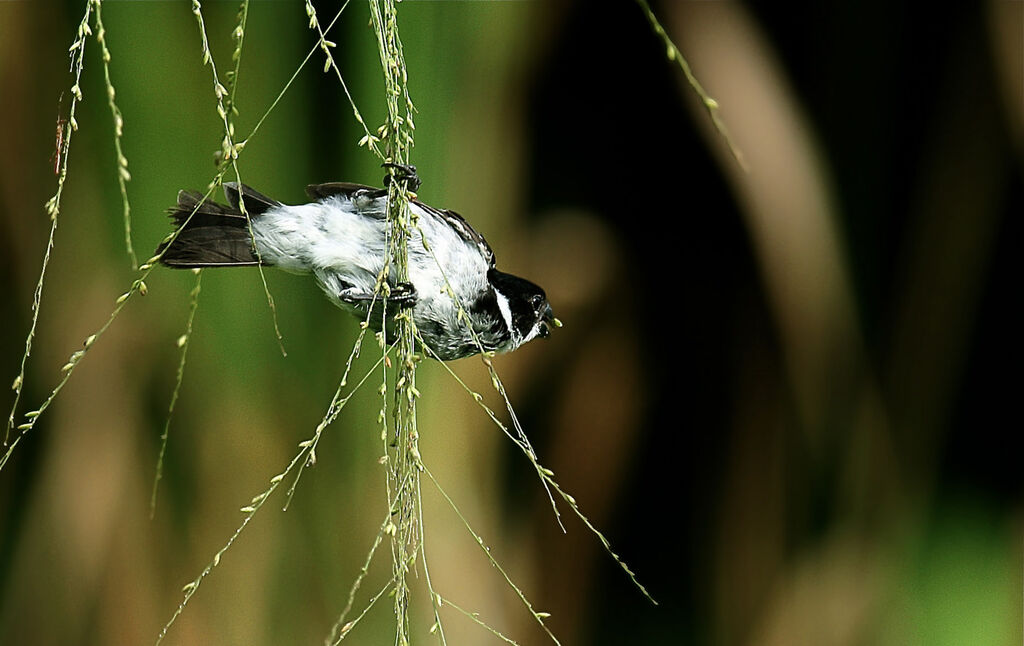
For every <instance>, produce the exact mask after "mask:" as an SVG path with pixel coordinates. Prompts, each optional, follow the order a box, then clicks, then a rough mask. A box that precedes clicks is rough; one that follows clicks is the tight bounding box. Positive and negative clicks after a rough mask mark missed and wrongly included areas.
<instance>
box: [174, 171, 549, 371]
mask: <svg viewBox="0 0 1024 646" xmlns="http://www.w3.org/2000/svg"><path fill="white" fill-rule="evenodd" d="M385 166H389V167H394V168H395V169H396V172H394V173H393V174H391V175H388V176H386V177H385V185H388V183H389V182H390V181H398V180H401V181H404V182H407V184H406V186H407V187H409V188H410V190H412V191H415V190H416V189H418V187H419V185H420V180H419V177H418V176H417V175H416V169H415V167H414V166H411V165H400V164H385ZM223 187H224V195H225V197H226V198H227V201H228V204H226V205H225V204H219V203H217V202H214V201H210V200H208V199H204V196H203V195H202V194H200V193H198V192H195V191H187V190H182V191H180V192H179V193H178V199H177V204H176V205H175V206H174V207H172V208H170V209H168V213H169V214H170V216H171V218H172V219H173V222H174V225H175V230H174V231H173V232H172V233H171V235H169V236H168V237H167V238H166V239H165V240H164V241H163V242H162V243H161V244H160V245H159V246H158V247H157V250H156V255H157V257H158V258H159V262H160V263H161V264H163V265H165V266H167V267H171V268H174V269H194V268H207V267H247V266H256V265H264V266H272V267H277V268H279V269H282V270H284V271H286V272H290V273H296V274H311V275H312V276H313V278H314V279H315V280H316V283H317V285H319V286H320V288H321V289H322V290H323V291H324V293H325V294H326V295H327V297H328V299H330V300H331V301H332V302H333V303H334V304H335V305H337V306H338V307H340V308H341V309H343V310H345V311H348V312H349V313H351V314H353V315H355V316H357V317H359V318H360V319H362V320H367V321H368V323H369V327H370V328H371V329H373V330H374V331H377V332H379V331H380V330H381V328H382V327H383V326H382V323H383V320H384V318H385V314H384V312H385V310H386V311H387V315H388V317H389V318H388V323H387V326H386V327H387V328H388V329H391V328H392V327H393V320H394V315H395V314H397V313H398V312H399V311H405V310H407V311H410V312H411V313H412V319H413V322H414V323H415V327H416V329H417V331H418V333H419V336H420V339H419V341H418V343H417V345H418V346H419V349H420V350H421V351H423V352H425V353H426V354H427V355H428V356H433V357H434V358H437V359H440V360H442V361H451V360H454V359H461V358H464V357H469V356H472V355H475V354H478V353H481V352H484V353H500V352H511V351H513V350H515V349H516V348H518V347H520V346H522V345H523V344H525V343H527V342H529V341H531V340H533V339H536V338H546V337H548V336H549V335H550V332H551V328H552V327H561V325H562V324H561V321H559V320H558V319H557V318H556V317H555V315H554V312H553V311H552V308H551V305H550V303H549V302H548V299H547V295H546V294H545V292H544V290H543V289H542V288H541V287H540V286H539V285H537V284H536V283H533V282H531V281H529V280H527V279H525V278H521V277H519V276H515V275H513V274H509V273H505V272H502V271H500V270H498V269H497V268H496V266H495V264H496V261H495V256H494V252H493V251H492V250H491V247H490V245H489V244H488V243H487V241H486V240H485V239H484V237H483V236H482V235H480V233H478V232H477V231H476V230H475V229H473V227H472V226H471V225H470V224H469V222H467V221H466V219H465V218H463V217H462V216H461V215H459V214H458V213H456V212H455V211H451V210H448V209H438V208H434V207H432V206H429V205H427V204H425V203H423V202H421V201H419V199H417V198H414V199H411V200H410V202H409V208H410V210H411V212H412V214H413V220H414V221H415V222H416V226H414V227H412V229H411V230H410V231H409V240H408V253H409V264H408V268H409V271H408V282H404V283H399V282H397V281H395V279H394V278H393V276H394V274H395V272H394V271H393V270H391V271H389V272H388V277H387V283H388V288H389V289H388V290H387V292H388V295H387V299H386V304H385V299H384V297H383V296H382V295H381V294H380V293H379V292H380V290H379V289H378V277H379V276H380V275H381V273H382V270H383V268H384V265H385V261H386V259H387V256H388V254H389V253H390V251H389V248H388V239H389V231H390V227H391V226H392V225H391V223H390V222H389V221H388V219H387V200H388V189H387V188H375V187H372V186H366V185H362V184H353V183H348V182H331V183H327V184H311V185H309V186H307V187H306V193H307V195H308V196H309V198H310V201H309V202H307V203H305V204H297V205H289V204H283V203H281V202H279V201H277V200H275V199H272V198H269V197H267V196H266V195H263V194H262V193H260V192H258V191H256V190H255V189H252V188H250V187H249V186H246V185H245V184H242V183H240V182H224V184H223ZM413 195H414V196H415V193H413ZM243 207H244V213H243ZM424 239H425V240H426V242H427V244H426V245H424ZM371 308H372V309H373V312H372V315H371V312H370V310H371ZM460 308H461V309H462V311H464V312H465V314H464V315H462V316H460V314H459V312H460ZM422 346H426V347H422Z"/></svg>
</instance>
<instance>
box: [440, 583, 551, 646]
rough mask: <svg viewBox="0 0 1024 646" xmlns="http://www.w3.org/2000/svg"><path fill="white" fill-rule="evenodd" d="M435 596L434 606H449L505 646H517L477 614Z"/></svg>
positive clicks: (444, 598) (446, 599) (512, 640)
mask: <svg viewBox="0 0 1024 646" xmlns="http://www.w3.org/2000/svg"><path fill="white" fill-rule="evenodd" d="M436 596H437V601H436V602H435V605H437V606H450V607H452V608H454V609H455V610H457V611H459V612H461V613H462V614H464V615H466V617H468V618H469V619H471V620H472V621H473V622H474V623H476V624H477V625H478V626H480V627H481V628H483V629H485V630H487V631H488V632H490V633H491V634H492V635H494V636H495V637H497V638H498V639H500V640H501V641H503V642H505V643H506V644H513V645H514V646H519V643H518V642H517V641H515V640H514V639H512V638H511V637H508V636H507V635H505V634H503V633H502V632H501V631H500V630H498V629H497V628H494V627H493V626H491V625H490V624H488V623H487V622H485V621H484V620H483V619H481V618H480V613H479V612H470V611H468V610H466V609H465V608H463V607H462V606H460V605H458V604H457V603H454V602H452V601H451V600H450V599H448V598H447V597H441V595H436ZM538 614H544V613H538Z"/></svg>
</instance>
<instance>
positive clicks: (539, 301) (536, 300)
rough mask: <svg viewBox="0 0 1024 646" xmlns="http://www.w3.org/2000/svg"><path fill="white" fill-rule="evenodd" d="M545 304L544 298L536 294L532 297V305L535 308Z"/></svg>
mask: <svg viewBox="0 0 1024 646" xmlns="http://www.w3.org/2000/svg"><path fill="white" fill-rule="evenodd" d="M543 302H544V297H543V296H541V295H540V294H534V295H533V296H531V297H530V305H533V306H534V307H540V306H541V304H542V303H543Z"/></svg>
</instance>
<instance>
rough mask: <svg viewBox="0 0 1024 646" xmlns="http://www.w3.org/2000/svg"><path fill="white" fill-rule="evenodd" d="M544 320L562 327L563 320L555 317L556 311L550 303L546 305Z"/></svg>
mask: <svg viewBox="0 0 1024 646" xmlns="http://www.w3.org/2000/svg"><path fill="white" fill-rule="evenodd" d="M544 320H545V321H546V322H548V323H550V324H551V325H554V326H555V327H562V322H561V321H559V320H558V319H557V318H555V313H554V311H553V310H552V309H551V305H550V304H547V305H545V306H544Z"/></svg>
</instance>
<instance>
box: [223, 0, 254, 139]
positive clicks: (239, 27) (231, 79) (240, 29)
mask: <svg viewBox="0 0 1024 646" xmlns="http://www.w3.org/2000/svg"><path fill="white" fill-rule="evenodd" d="M248 19H249V0H242V4H240V5H239V7H238V24H236V25H235V29H234V31H232V32H231V37H232V38H233V39H234V41H235V51H234V52H233V53H232V54H231V60H232V61H234V63H235V68H234V69H233V70H228V72H227V73H226V74H225V75H224V85H225V86H226V87H227V89H228V95H227V97H225V99H224V108H225V109H226V110H227V113H228V120H229V121H231V120H233V118H234V117H235V116H236V115H237V114H238V108H236V107H235V94H236V93H237V92H238V72H239V71H240V70H241V68H242V45H243V44H244V43H245V23H246V21H247V20H248ZM232 125H233V124H232ZM231 134H232V136H234V134H235V133H234V130H232V132H231Z"/></svg>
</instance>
